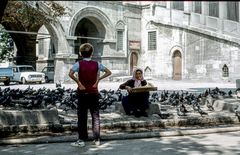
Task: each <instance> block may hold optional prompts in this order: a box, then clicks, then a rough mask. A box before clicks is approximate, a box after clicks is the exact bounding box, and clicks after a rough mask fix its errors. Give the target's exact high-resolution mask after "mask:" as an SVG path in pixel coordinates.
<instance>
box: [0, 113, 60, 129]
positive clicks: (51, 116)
mask: <svg viewBox="0 0 240 155" xmlns="http://www.w3.org/2000/svg"><path fill="white" fill-rule="evenodd" d="M0 124H2V125H6V126H8V125H36V124H60V122H59V117H58V111H57V110H23V111H19V110H0Z"/></svg>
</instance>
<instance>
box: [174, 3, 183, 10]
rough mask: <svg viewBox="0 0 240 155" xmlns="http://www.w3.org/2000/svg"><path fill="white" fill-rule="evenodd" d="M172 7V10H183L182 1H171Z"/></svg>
mask: <svg viewBox="0 0 240 155" xmlns="http://www.w3.org/2000/svg"><path fill="white" fill-rule="evenodd" d="M172 7H173V9H176V10H184V2H183V1H173V2H172Z"/></svg>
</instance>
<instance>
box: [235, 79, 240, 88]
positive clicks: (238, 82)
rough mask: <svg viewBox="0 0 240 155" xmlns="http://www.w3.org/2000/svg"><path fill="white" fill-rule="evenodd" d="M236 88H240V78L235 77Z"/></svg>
mask: <svg viewBox="0 0 240 155" xmlns="http://www.w3.org/2000/svg"><path fill="white" fill-rule="evenodd" d="M236 88H237V89H238V88H240V79H237V80H236Z"/></svg>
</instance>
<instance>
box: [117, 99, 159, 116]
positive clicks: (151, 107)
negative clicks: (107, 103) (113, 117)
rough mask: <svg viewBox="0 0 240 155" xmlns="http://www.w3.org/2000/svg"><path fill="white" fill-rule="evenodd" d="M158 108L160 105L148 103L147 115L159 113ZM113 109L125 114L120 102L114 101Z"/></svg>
mask: <svg viewBox="0 0 240 155" xmlns="http://www.w3.org/2000/svg"><path fill="white" fill-rule="evenodd" d="M160 108H161V107H160V105H159V104H157V103H151V104H149V109H148V110H147V113H148V115H152V114H159V113H160ZM115 110H116V112H120V113H123V114H126V113H125V111H124V109H123V106H122V103H121V102H117V103H115Z"/></svg>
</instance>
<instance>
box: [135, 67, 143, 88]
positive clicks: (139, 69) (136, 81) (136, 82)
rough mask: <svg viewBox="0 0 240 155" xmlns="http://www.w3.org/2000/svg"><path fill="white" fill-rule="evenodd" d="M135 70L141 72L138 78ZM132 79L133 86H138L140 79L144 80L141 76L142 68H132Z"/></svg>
mask: <svg viewBox="0 0 240 155" xmlns="http://www.w3.org/2000/svg"><path fill="white" fill-rule="evenodd" d="M137 71H140V72H142V78H141V79H140V80H138V79H136V72H137ZM132 79H133V80H134V81H135V82H134V87H140V86H141V81H143V80H144V78H143V70H142V69H141V68H135V69H134V70H133V77H132Z"/></svg>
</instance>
